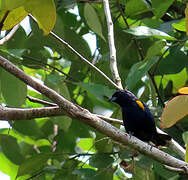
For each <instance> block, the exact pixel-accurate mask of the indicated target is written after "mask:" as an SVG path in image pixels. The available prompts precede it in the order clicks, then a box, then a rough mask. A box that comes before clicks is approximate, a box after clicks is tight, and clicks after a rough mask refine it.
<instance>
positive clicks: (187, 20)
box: [185, 3, 188, 36]
mask: <svg viewBox="0 0 188 180" xmlns="http://www.w3.org/2000/svg"><path fill="white" fill-rule="evenodd" d="M185 21H186V35H187V36H188V3H187V4H186V8H185Z"/></svg>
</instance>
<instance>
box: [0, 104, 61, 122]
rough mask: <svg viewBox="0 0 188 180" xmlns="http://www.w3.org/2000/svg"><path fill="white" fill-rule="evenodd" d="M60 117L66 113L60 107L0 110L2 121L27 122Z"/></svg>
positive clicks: (4, 108) (5, 108) (3, 108)
mask: <svg viewBox="0 0 188 180" xmlns="http://www.w3.org/2000/svg"><path fill="white" fill-rule="evenodd" d="M60 115H64V113H63V111H62V109H60V108H59V107H58V106H56V107H45V108H33V109H21V108H7V107H2V108H0V120H27V119H34V118H42V117H50V116H60Z"/></svg>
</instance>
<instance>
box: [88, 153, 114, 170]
mask: <svg viewBox="0 0 188 180" xmlns="http://www.w3.org/2000/svg"><path fill="white" fill-rule="evenodd" d="M113 162H114V159H113V158H112V157H111V156H109V155H107V154H102V153H101V154H95V155H93V156H92V157H91V158H89V165H90V166H93V167H96V168H109V167H111V166H112V163H113Z"/></svg>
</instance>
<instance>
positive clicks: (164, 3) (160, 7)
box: [152, 0, 174, 18]
mask: <svg viewBox="0 0 188 180" xmlns="http://www.w3.org/2000/svg"><path fill="white" fill-rule="evenodd" d="M173 2H174V0H152V7H153V12H154V14H155V16H156V17H157V18H161V17H162V16H163V15H164V14H165V13H166V11H167V9H168V8H169V7H170V5H171V4H172V3H173Z"/></svg>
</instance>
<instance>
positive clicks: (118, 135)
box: [0, 56, 188, 174]
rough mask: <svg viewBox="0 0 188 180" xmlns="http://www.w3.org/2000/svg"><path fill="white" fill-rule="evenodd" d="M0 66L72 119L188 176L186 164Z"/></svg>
mask: <svg viewBox="0 0 188 180" xmlns="http://www.w3.org/2000/svg"><path fill="white" fill-rule="evenodd" d="M0 66H1V67H2V68H4V69H5V70H6V71H8V72H10V73H11V74H12V75H14V76H16V77H17V78H19V79H20V80H22V81H23V82H25V83H26V84H28V85H29V86H31V87H32V88H34V89H35V90H37V91H39V92H40V93H42V94H43V95H45V96H46V97H48V98H50V99H51V100H52V101H54V102H55V103H57V104H58V106H59V107H60V108H62V110H64V111H65V113H66V114H67V115H68V116H69V117H72V118H75V119H78V120H80V121H82V122H83V123H85V124H87V125H89V126H91V127H93V128H94V129H96V130H97V131H99V132H101V133H103V134H105V135H106V136H109V137H111V138H112V139H113V140H115V141H118V142H120V143H122V144H123V145H129V146H130V147H131V148H134V149H136V150H138V151H139V152H141V153H143V154H145V155H147V156H149V157H151V158H152V159H154V160H156V161H158V162H160V163H162V164H165V165H167V166H171V167H174V168H180V169H182V170H183V172H184V173H185V174H188V164H187V163H186V162H184V161H181V160H179V159H177V158H175V157H173V156H171V155H169V154H167V153H165V152H163V151H161V150H159V149H157V148H155V147H152V146H151V145H149V144H148V143H145V142H142V141H140V140H139V139H137V138H136V137H134V136H131V137H130V135H129V134H127V133H124V132H122V131H121V130H119V129H117V128H116V127H114V126H112V125H110V124H109V123H107V122H105V121H102V120H101V119H100V118H98V117H97V116H96V115H95V114H92V113H90V112H89V111H88V110H87V109H84V108H82V107H80V106H78V105H75V104H73V103H72V102H70V101H68V100H67V99H65V98H64V97H63V96H61V95H59V94H58V93H57V92H55V91H54V90H52V89H50V88H48V87H47V86H45V85H43V84H40V83H39V82H37V81H35V80H34V79H32V78H31V77H30V76H28V75H27V74H25V73H24V72H23V71H22V70H20V69H19V68H18V67H16V66H15V65H14V64H12V63H11V62H9V61H8V60H7V59H5V58H3V57H1V56H0ZM52 108H53V107H52Z"/></svg>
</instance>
